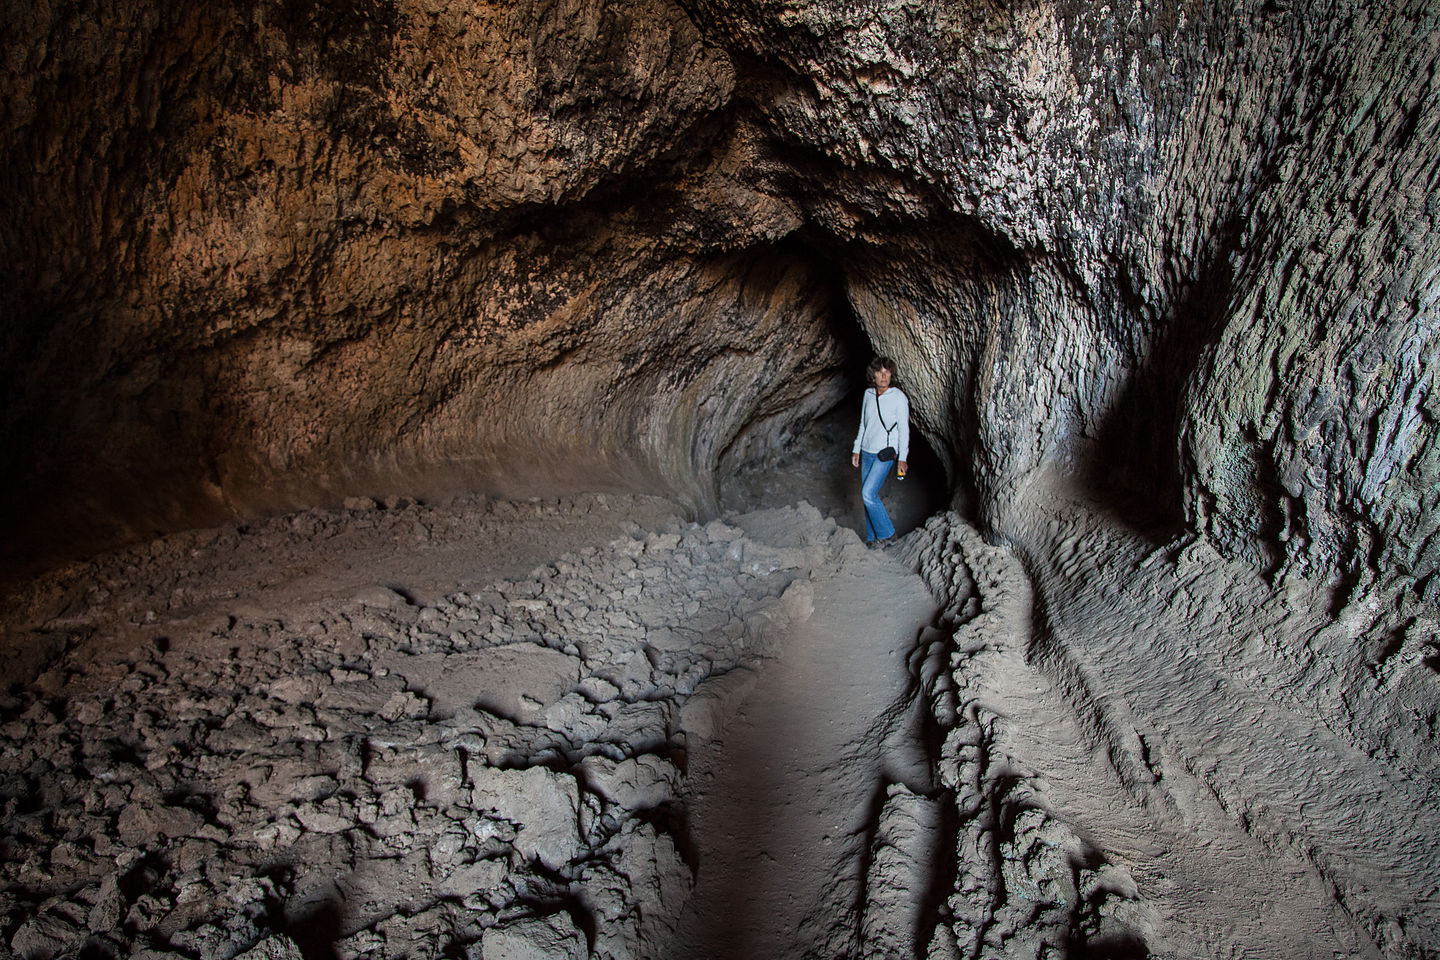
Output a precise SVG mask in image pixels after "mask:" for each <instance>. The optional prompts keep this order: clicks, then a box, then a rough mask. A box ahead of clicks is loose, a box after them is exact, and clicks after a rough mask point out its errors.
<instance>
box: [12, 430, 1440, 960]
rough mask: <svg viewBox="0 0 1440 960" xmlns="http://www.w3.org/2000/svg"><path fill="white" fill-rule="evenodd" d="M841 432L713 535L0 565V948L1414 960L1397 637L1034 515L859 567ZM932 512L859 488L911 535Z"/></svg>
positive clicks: (1105, 532)
mask: <svg viewBox="0 0 1440 960" xmlns="http://www.w3.org/2000/svg"><path fill="white" fill-rule="evenodd" d="M851 429H852V428H851V427H850V424H849V418H848V416H846V415H845V413H844V411H843V410H842V411H840V412H837V414H836V415H834V416H833V417H831V418H829V419H828V420H825V421H822V422H821V423H820V424H819V425H818V426H817V429H816V430H815V431H814V432H812V434H811V435H810V436H808V437H807V438H806V439H805V441H804V442H803V443H802V444H801V446H800V447H799V448H798V449H797V450H796V451H795V452H794V453H793V454H792V455H791V456H790V457H788V458H786V459H784V460H782V461H780V462H777V463H776V464H774V465H773V467H771V468H767V469H764V470H759V471H755V472H754V473H752V474H750V475H749V476H747V477H745V478H744V482H743V483H742V484H736V485H732V486H731V487H730V488H729V489H727V490H726V491H725V502H726V504H727V506H728V508H729V509H730V510H731V511H732V512H731V513H729V514H728V515H727V516H726V517H725V518H724V519H723V520H720V521H715V522H712V523H708V524H697V523H694V522H691V521H690V520H689V519H687V518H686V517H684V516H683V515H682V514H681V513H680V512H679V511H678V510H677V509H676V508H675V507H674V506H673V505H671V504H669V503H666V502H665V501H662V500H656V499H650V498H644V497H615V496H598V495H597V496H584V497H576V498H571V499H567V500H558V501H545V502H518V503H516V502H502V501H496V502H487V501H484V500H459V501H455V502H453V503H448V504H418V503H412V502H409V501H406V500H404V499H402V498H392V499H391V500H389V501H388V502H385V503H375V502H369V501H364V502H360V501H357V502H355V503H353V504H351V505H350V506H349V508H348V509H346V510H344V511H334V512H323V511H307V512H304V513H300V514H296V515H292V516H288V517H282V518H277V519H274V520H271V521H267V522H263V523H256V524H254V525H251V526H247V527H241V528H227V529H218V530H207V531H194V532H190V533H185V534H180V535H176V536H172V537H166V538H162V539H160V540H157V541H155V542H153V543H147V544H142V545H138V546H136V547H134V548H131V549H129V550H125V551H121V552H119V553H116V554H113V555H108V556H105V557H99V558H96V559H94V560H92V561H87V562H77V563H75V564H72V565H70V566H69V567H67V568H64V569H62V570H58V571H54V572H53V573H51V574H49V575H46V576H43V577H40V578H36V579H33V580H30V581H26V582H21V583H14V584H11V585H10V587H9V593H8V595H7V599H6V602H5V607H4V611H5V614H4V625H5V629H6V634H5V637H4V641H3V643H0V655H3V657H4V658H5V659H4V670H5V674H4V675H5V677H6V690H5V693H4V695H3V698H0V736H3V738H4V741H3V753H0V803H3V829H0V854H3V862H0V881H3V885H0V941H3V943H5V944H6V945H8V947H9V949H10V950H11V951H12V952H13V954H14V955H16V956H19V957H25V958H51V957H82V956H83V957H105V956H132V955H133V956H149V957H232V956H244V957H246V958H248V960H258V958H261V957H267V958H276V957H295V956H305V957H311V958H318V957H327V958H328V957H374V958H382V957H385V958H388V957H402V956H414V957H422V956H423V957H433V956H464V957H477V958H485V960H505V958H509V960H518V958H535V957H543V958H579V957H586V956H595V957H613V958H630V957H667V958H668V957H700V958H733V957H755V956H776V957H817V958H818V957H842V956H843V957H885V958H889V957H910V956H917V955H923V956H928V957H934V958H948V957H961V956H967V957H1027V958H1028V957H1034V958H1041V957H1058V956H1068V957H1084V956H1108V957H1141V956H1160V957H1195V956H1214V957H1233V956H1247V957H1248V956H1254V957H1287V958H1293V957H1316V958H1331V957H1334V956H1358V957H1424V956H1430V955H1433V954H1434V953H1435V951H1436V949H1437V943H1440V933H1437V931H1440V918H1437V915H1436V910H1437V906H1436V904H1437V900H1436V898H1435V896H1434V891H1435V890H1436V889H1440V873H1437V869H1440V868H1437V867H1436V864H1437V863H1440V860H1437V859H1436V858H1435V857H1434V855H1433V854H1434V851H1435V850H1436V849H1437V848H1440V822H1437V816H1436V814H1435V811H1436V810H1437V809H1440V788H1437V783H1440V775H1437V760H1436V758H1437V750H1436V740H1435V735H1436V721H1435V716H1436V712H1435V704H1436V702H1437V693H1436V676H1437V670H1436V668H1435V663H1436V662H1437V659H1436V653H1435V649H1436V647H1435V641H1434V630H1433V620H1430V619H1427V618H1426V617H1425V616H1424V615H1423V613H1415V612H1412V613H1411V614H1410V615H1409V616H1408V617H1405V618H1401V619H1400V620H1399V621H1398V622H1399V623H1400V624H1401V628H1400V629H1399V630H1398V631H1397V629H1396V627H1395V624H1396V622H1397V621H1396V613H1395V611H1396V610H1403V609H1408V608H1404V607H1403V604H1404V602H1405V601H1404V599H1403V598H1401V597H1397V596H1393V595H1388V594H1385V593H1384V591H1383V590H1381V589H1379V588H1376V589H1373V590H1369V591H1364V590H1360V591H1350V592H1349V593H1347V594H1344V595H1343V596H1342V597H1340V598H1339V599H1337V594H1336V593H1335V590H1334V589H1333V587H1332V586H1330V585H1323V584H1309V583H1306V582H1304V581H1301V580H1295V579H1290V580H1283V581H1281V582H1279V583H1278V584H1275V583H1270V582H1267V581H1264V580H1262V579H1260V578H1258V577H1256V576H1255V575H1254V574H1253V573H1251V572H1249V571H1247V570H1246V569H1244V568H1243V567H1240V566H1238V565H1233V564H1229V563H1227V562H1226V561H1224V560H1222V559H1221V558H1219V557H1218V556H1216V555H1215V554H1213V552H1209V551H1208V550H1207V548H1205V546H1204V545H1203V543H1198V542H1191V541H1177V542H1176V543H1174V544H1168V545H1161V546H1159V547H1157V546H1156V545H1154V544H1150V543H1146V542H1144V541H1143V540H1141V539H1140V538H1138V537H1136V536H1134V535H1131V534H1127V533H1124V532H1123V531H1120V530H1117V529H1116V527H1115V526H1114V524H1113V523H1110V522H1109V521H1107V520H1106V519H1105V518H1103V517H1100V516H1098V515H1095V514H1092V513H1091V512H1089V511H1088V510H1087V508H1086V507H1085V506H1084V505H1083V504H1081V503H1078V502H1071V501H1066V500H1064V499H1063V498H1062V497H1058V496H1053V495H1051V496H1047V497H1046V498H1045V499H1043V500H1041V499H1038V498H1037V500H1036V502H1035V503H1033V504H1029V505H1024V509H1025V511H1026V513H1025V516H1027V517H1029V518H1030V520H1029V521H1028V522H1029V523H1030V524H1031V529H1029V530H1028V531H1025V536H1024V538H1023V541H1017V543H1016V544H1014V545H1012V546H1010V547H1006V546H1002V545H996V544H988V543H985V542H984V541H983V540H982V539H981V538H980V537H979V536H978V534H976V533H975V532H974V531H973V530H972V529H970V528H969V527H968V526H966V525H965V524H964V523H963V522H962V521H961V520H960V519H959V518H958V517H956V516H954V515H953V514H950V515H939V516H935V517H933V518H932V519H930V520H929V521H928V522H927V523H926V525H925V526H924V527H923V528H921V529H918V530H916V531H915V532H914V533H912V534H911V535H910V536H909V537H908V538H907V539H906V541H905V542H904V543H902V544H901V545H900V546H899V547H897V548H892V550H891V551H890V552H888V553H886V552H880V551H874V550H868V549H866V548H865V547H864V545H863V544H861V543H860V541H859V539H858V537H857V536H856V534H855V532H854V531H855V529H856V528H858V527H859V504H858V496H856V494H855V492H854V489H853V481H854V474H853V471H851V470H850V469H849V468H848V466H847V465H846V459H847V458H848V450H849V442H850V439H851V437H850V432H849V431H850V430H851ZM914 459H915V460H917V461H918V463H917V466H920V468H921V469H922V471H923V469H924V468H923V466H922V465H923V463H924V460H923V459H922V458H921V457H918V456H917V457H915V458H914ZM837 463H838V464H839V466H838V467H837V466H836V464H837ZM913 479H914V478H912V480H913ZM799 492H806V493H810V494H813V495H814V496H813V499H814V501H815V503H816V504H818V506H819V509H817V508H816V507H812V506H810V505H809V504H800V505H798V506H777V505H776V504H790V503H792V502H794V501H795V500H796V496H797V493H799ZM932 497H933V489H930V490H927V487H926V486H924V485H922V484H919V483H911V485H909V486H902V485H898V484H894V483H893V482H892V484H891V486H890V488H889V490H888V491H887V499H889V500H890V501H891V503H892V504H893V505H894V507H895V513H896V515H897V519H898V520H899V523H900V525H901V529H902V530H903V529H905V527H906V526H909V525H911V524H913V523H915V522H917V521H919V520H921V519H923V517H922V516H920V515H918V514H919V513H920V511H922V510H925V509H929V504H930V503H932V502H933V500H932V499H930V498H932ZM1037 545H1043V549H1040V548H1038V547H1037ZM1102 560H1103V562H1102ZM1347 597H1348V598H1349V602H1348V603H1347V602H1343V601H1344V600H1345V598H1347ZM1387 605H1388V606H1387ZM1427 724H1428V726H1427Z"/></svg>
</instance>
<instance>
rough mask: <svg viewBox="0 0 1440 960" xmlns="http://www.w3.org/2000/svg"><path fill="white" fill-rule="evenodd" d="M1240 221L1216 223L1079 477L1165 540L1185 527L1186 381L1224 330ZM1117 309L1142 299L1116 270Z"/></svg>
mask: <svg viewBox="0 0 1440 960" xmlns="http://www.w3.org/2000/svg"><path fill="white" fill-rule="evenodd" d="M1240 229H1241V224H1240V223H1238V222H1236V221H1232V222H1230V223H1228V224H1225V225H1224V226H1222V228H1221V230H1220V232H1219V234H1218V235H1217V238H1216V242H1215V247H1214V249H1213V250H1212V252H1211V260H1210V264H1209V266H1208V267H1207V268H1205V269H1204V270H1203V271H1202V273H1201V276H1200V277H1199V278H1198V279H1197V280H1196V281H1195V282H1194V283H1192V284H1191V285H1190V287H1189V288H1188V290H1185V291H1183V292H1182V293H1181V294H1180V296H1179V297H1178V298H1177V302H1176V305H1175V306H1174V308H1173V310H1172V311H1171V313H1170V314H1169V315H1168V316H1166V317H1162V318H1161V319H1160V321H1159V322H1160V324H1161V327H1160V329H1159V330H1158V331H1157V332H1156V333H1155V334H1154V339H1153V341H1152V342H1151V343H1150V345H1149V349H1148V350H1144V348H1143V347H1140V348H1137V349H1139V350H1141V351H1142V353H1143V356H1142V358H1141V361H1140V365H1139V367H1138V369H1136V371H1135V373H1134V375H1133V376H1132V377H1131V378H1130V379H1129V381H1128V383H1127V384H1126V386H1125V387H1124V388H1123V391H1122V392H1121V394H1120V396H1119V397H1118V399H1117V400H1116V402H1115V405H1114V407H1113V409H1112V410H1111V411H1110V414H1109V416H1108V418H1107V419H1106V420H1105V422H1104V423H1103V424H1102V426H1101V429H1100V433H1099V436H1098V438H1097V440H1096V443H1095V445H1094V447H1093V450H1092V453H1091V454H1090V456H1089V458H1088V460H1087V462H1086V463H1084V464H1083V465H1082V467H1081V470H1080V479H1081V482H1082V483H1083V484H1084V486H1085V489H1086V491H1087V492H1088V493H1089V495H1090V496H1091V497H1093V498H1094V499H1095V500H1096V501H1097V502H1098V503H1099V504H1100V505H1101V506H1102V507H1104V508H1105V509H1106V511H1107V512H1109V513H1110V514H1111V515H1112V516H1114V517H1115V518H1116V519H1117V520H1119V521H1121V522H1122V523H1124V524H1125V525H1126V526H1128V527H1130V528H1131V529H1132V530H1134V531H1135V532H1137V533H1139V534H1141V535H1143V536H1145V537H1147V538H1148V539H1149V540H1151V541H1152V542H1154V543H1156V544H1159V543H1164V542H1166V541H1168V540H1170V539H1171V538H1173V537H1174V536H1176V535H1178V534H1179V533H1180V532H1181V531H1182V530H1183V529H1184V526H1185V507H1184V483H1185V464H1184V463H1183V462H1182V459H1181V451H1180V430H1181V425H1182V421H1183V419H1184V416H1185V409H1186V397H1185V393H1186V387H1187V385H1188V383H1189V382H1190V380H1191V378H1192V377H1194V375H1195V373H1196V371H1197V370H1199V369H1200V366H1201V364H1202V362H1203V360H1204V357H1205V355H1206V352H1207V351H1208V350H1209V349H1211V348H1212V347H1213V346H1214V344H1215V343H1216V341H1217V340H1218V338H1219V337H1220V334H1221V332H1222V331H1223V329H1224V325H1225V319H1226V317H1227V315H1228V310H1229V303H1230V300H1231V298H1232V295H1233V293H1234V287H1235V278H1234V268H1233V266H1232V264H1231V260H1230V256H1229V251H1230V250H1233V249H1235V248H1236V246H1237V245H1238V244H1239V239H1238V238H1239V234H1240ZM1119 286H1120V298H1119V299H1120V304H1119V305H1118V306H1117V309H1119V310H1124V311H1128V312H1131V313H1133V314H1135V315H1140V314H1141V312H1142V311H1143V309H1144V305H1143V301H1142V298H1141V297H1140V295H1139V294H1138V293H1136V292H1135V291H1134V290H1132V289H1131V286H1130V282H1129V277H1128V276H1127V275H1126V274H1125V273H1124V271H1122V272H1121V275H1120V277H1119Z"/></svg>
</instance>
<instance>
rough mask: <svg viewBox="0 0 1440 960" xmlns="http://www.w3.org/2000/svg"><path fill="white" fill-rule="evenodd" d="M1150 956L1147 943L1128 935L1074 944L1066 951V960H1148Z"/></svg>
mask: <svg viewBox="0 0 1440 960" xmlns="http://www.w3.org/2000/svg"><path fill="white" fill-rule="evenodd" d="M1149 956H1150V949H1149V948H1148V947H1146V946H1145V941H1143V940H1141V939H1140V938H1139V937H1136V936H1133V935H1128V934H1120V935H1115V936H1105V937H1097V938H1096V939H1094V940H1090V941H1087V942H1081V943H1074V944H1071V945H1070V946H1069V948H1068V949H1067V950H1066V951H1065V957H1066V960H1146V958H1147V957H1149Z"/></svg>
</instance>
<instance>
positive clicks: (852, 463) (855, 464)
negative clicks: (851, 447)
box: [850, 453, 860, 467]
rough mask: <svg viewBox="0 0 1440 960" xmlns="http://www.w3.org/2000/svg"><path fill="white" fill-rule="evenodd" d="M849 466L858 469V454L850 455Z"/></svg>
mask: <svg viewBox="0 0 1440 960" xmlns="http://www.w3.org/2000/svg"><path fill="white" fill-rule="evenodd" d="M850 466H852V467H858V466H860V454H858V453H852V454H850Z"/></svg>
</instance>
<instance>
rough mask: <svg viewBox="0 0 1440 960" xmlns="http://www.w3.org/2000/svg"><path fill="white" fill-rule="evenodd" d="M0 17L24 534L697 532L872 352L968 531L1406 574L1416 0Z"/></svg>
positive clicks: (1419, 314)
mask: <svg viewBox="0 0 1440 960" xmlns="http://www.w3.org/2000/svg"><path fill="white" fill-rule="evenodd" d="M3 17H4V21H3V25H4V33H5V37H6V39H5V40H4V52H5V57H4V60H3V62H0V85H3V90H4V97H3V107H0V132H3V142H4V145H5V146H4V148H3V154H0V176H3V188H0V189H3V192H4V196H5V203H4V206H3V221H0V258H3V263H4V266H3V267H0V270H3V277H0V279H3V283H0V287H3V293H0V311H3V314H4V316H3V321H4V322H3V333H0V381H3V384H4V386H3V388H0V389H3V390H4V407H3V410H4V412H3V416H0V457H3V469H4V471H5V474H6V476H7V480H8V485H9V487H10V488H11V489H10V491H9V496H7V498H6V500H7V505H8V506H9V508H10V511H11V513H12V522H13V524H15V525H16V527H17V529H20V530H25V531H28V534H27V535H26V536H20V537H17V538H16V540H15V543H16V544H19V545H20V549H26V548H27V547H26V546H25V544H33V543H34V542H35V538H37V537H42V536H43V537H47V538H52V539H55V538H58V539H59V540H66V539H67V538H68V539H71V540H75V541H76V542H79V541H81V540H86V539H88V540H89V542H90V544H91V545H94V544H98V543H104V542H116V541H120V540H124V539H130V538H134V537H137V536H142V535H145V534H148V533H150V532H153V531H155V530H163V529H173V528H178V527H183V526H193V525H195V524H198V523H204V522H209V521H213V520H216V519H219V518H225V517H233V516H237V515H239V516H244V515H251V514H256V513H263V512H267V511H275V510H281V509H286V508H290V507H294V506H298V505H305V504H326V503H332V502H338V501H339V500H340V499H341V498H343V497H345V496H347V495H352V494H367V493H375V492H377V491H406V492H409V493H412V494H420V495H425V494H429V493H436V492H441V491H445V490H450V491H457V490H483V491H493V492H500V493H507V492H509V493H514V492H518V491H525V492H535V491H536V490H537V484H538V485H539V486H543V487H544V488H545V489H553V490H554V491H556V492H561V491H565V490H577V489H587V488H620V489H647V490H654V491H658V492H664V493H666V494H668V495H671V496H674V497H676V498H678V499H680V500H681V501H683V502H686V503H688V504H690V505H691V506H692V507H693V508H694V509H696V510H697V511H699V512H701V513H704V512H707V511H711V510H713V509H714V507H715V483H716V478H717V477H718V476H720V475H723V474H725V473H727V472H731V471H734V470H736V469H738V468H740V467H741V466H743V465H744V464H747V463H751V462H754V461H755V460H757V459H759V458H762V457H764V456H766V455H767V454H769V453H771V452H773V451H774V450H775V449H777V448H778V447H780V446H782V445H783V444H784V443H785V442H786V441H787V440H788V439H789V438H791V437H792V436H794V434H795V432H796V431H798V430H799V429H801V428H802V427H803V426H804V424H805V423H806V422H808V421H809V420H810V419H811V418H812V417H813V416H814V415H816V414H818V413H819V412H822V411H823V410H825V409H826V408H828V407H830V406H831V405H833V404H834V403H835V402H836V401H838V400H839V399H840V398H842V397H843V396H844V395H845V394H846V392H847V391H848V390H849V389H850V388H851V386H853V373H854V369H855V364H856V362H857V361H860V362H863V360H864V357H863V356H857V354H863V353H864V352H865V351H866V350H867V349H874V350H876V351H878V352H882V353H886V354H889V355H891V356H893V357H895V358H896V360H897V361H898V362H899V364H900V368H901V372H902V377H903V380H904V383H905V385H906V388H907V391H908V392H909V393H910V395H911V397H912V402H913V403H914V408H915V417H916V421H917V424H918V425H919V426H920V428H921V429H922V431H923V432H924V433H925V434H926V436H927V437H928V438H929V439H930V440H931V442H932V445H934V446H935V448H936V449H937V450H941V451H944V454H945V456H946V458H947V459H948V461H949V468H950V471H951V477H952V481H953V482H954V486H955V489H956V491H957V494H956V496H957V503H959V505H961V506H962V507H963V508H964V509H965V510H966V512H967V513H969V514H971V515H972V516H974V517H975V518H976V519H978V520H979V521H981V522H982V524H984V525H985V526H986V527H987V528H988V529H990V530H992V531H997V532H1001V533H1003V532H1005V531H1006V530H1009V529H1014V528H1017V526H1018V521H1017V519H1016V517H1015V511H1016V510H1018V509H1021V507H1020V506H1018V505H1023V503H1024V502H1025V501H1026V498H1027V496H1030V495H1031V493H1032V492H1033V491H1034V490H1036V489H1040V488H1045V489H1050V488H1052V487H1057V486H1058V489H1063V490H1068V491H1071V492H1078V493H1079V494H1082V495H1084V496H1087V497H1091V498H1095V499H1098V500H1100V501H1101V502H1104V503H1107V504H1108V505H1109V506H1111V507H1112V508H1113V509H1114V512H1115V513H1116V515H1117V516H1120V517H1121V518H1123V519H1126V520H1127V522H1133V523H1135V524H1137V525H1139V526H1142V527H1146V528H1153V529H1156V530H1161V531H1165V532H1166V533H1167V535H1168V534H1172V533H1175V532H1180V531H1189V532H1192V533H1195V534H1199V535H1202V536H1204V537H1206V538H1207V539H1209V540H1210V541H1212V542H1213V543H1214V544H1215V545H1216V546H1217V547H1218V548H1220V549H1221V550H1222V551H1223V552H1225V553H1227V554H1229V555H1231V556H1235V557H1240V558H1244V559H1247V560H1249V561H1251V562H1252V563H1254V564H1255V565H1257V566H1259V567H1262V568H1265V569H1270V570H1274V569H1278V568H1281V567H1286V568H1293V569H1295V570H1298V571H1301V572H1313V573H1315V574H1317V575H1332V574H1337V573H1349V574H1354V573H1355V572H1357V571H1367V570H1385V571H1388V572H1393V573H1396V574H1399V575H1401V576H1404V577H1407V578H1410V579H1412V580H1413V581H1414V582H1415V583H1416V584H1417V585H1418V587H1419V588H1420V589H1422V590H1426V591H1427V592H1428V591H1433V589H1435V588H1434V587H1433V586H1432V584H1433V578H1432V576H1431V574H1432V573H1433V571H1434V568H1435V565H1436V562H1437V559H1440V554H1437V546H1436V541H1435V526H1436V519H1435V518H1436V517H1437V515H1440V514H1437V512H1436V510H1435V505H1436V504H1435V501H1436V497H1437V496H1440V494H1437V492H1436V491H1437V485H1436V483H1435V480H1436V477H1437V470H1440V464H1437V451H1436V444H1435V419H1436V415H1437V413H1440V408H1437V401H1436V400H1435V399H1434V396H1435V395H1434V391H1433V389H1432V387H1433V372H1432V371H1433V366H1434V364H1433V356H1434V329H1435V316H1436V308H1435V303H1436V301H1437V292H1440V275H1437V272H1436V270H1435V268H1434V264H1435V263H1436V262H1437V260H1440V257H1437V254H1440V250H1437V241H1436V237H1437V231H1436V230H1435V229H1434V227H1435V224H1436V220H1437V216H1440V206H1437V202H1436V201H1435V200H1434V196H1435V195H1436V194H1435V190H1434V185H1435V183H1436V181H1437V177H1440V152H1437V149H1436V123H1437V117H1440V111H1437V98H1436V94H1435V90H1434V74H1435V66H1436V63H1437V50H1436V45H1435V39H1434V38H1435V37H1436V36H1440V30H1437V29H1436V27H1437V24H1436V23H1435V19H1436V13H1435V11H1434V9H1433V7H1432V6H1430V5H1427V4H1424V3H1420V2H1414V0H1411V2H1395V3H1362V2H1343V0H1332V2H1313V3H1308V4H1277V3H1271V2H1263V3H1262V2H1245V3H1239V4H1228V3H1227V4H1220V3H1206V2H1179V0H1177V2H1171V3H1162V4H1142V3H1138V2H1127V0H1122V2H1118V3H1113V4H1110V5H1107V6H1102V7H1096V6H1093V5H1089V4H1082V3H1078V2H1017V3H1001V2H998V0H995V2H989V0H987V2H980V0H974V2H960V3H938V2H906V3H900V2H866V3H842V2H838V0H833V2H832V0H787V2H765V0H752V2H738V0H729V2H727V0H683V2H669V0H637V2H634V3H627V4H616V3H604V2H593V0H522V2H516V3H484V2H473V0H471V2H447V0H359V2H356V3H352V4H346V5H343V6H341V5H331V4H326V3H321V2H309V0H288V2H261V3H238V2H226V0H221V2H213V3H209V4H204V5H191V6H175V5H165V4H159V3H144V2H142V3H131V2H125V3H121V2H118V0H56V2H51V3H40V4H31V5H10V6H9V7H8V8H7V10H6V11H5V13H4V14H3ZM846 324H849V325H852V326H858V329H859V331H860V332H861V334H862V339H863V341H868V344H866V343H864V342H861V343H858V344H857V343H856V342H853V340H847V338H846V336H845V335H844V334H843V329H844V327H845V325H846ZM537 478H543V479H537Z"/></svg>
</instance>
